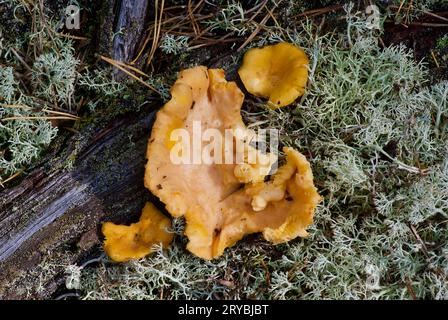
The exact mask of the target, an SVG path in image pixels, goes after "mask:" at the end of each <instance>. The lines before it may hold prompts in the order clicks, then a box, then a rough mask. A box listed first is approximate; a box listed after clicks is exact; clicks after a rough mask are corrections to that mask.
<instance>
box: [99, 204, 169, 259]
mask: <svg viewBox="0 0 448 320" xmlns="http://www.w3.org/2000/svg"><path fill="white" fill-rule="evenodd" d="M170 226H171V221H170V219H169V218H167V217H165V216H164V215H163V214H162V213H161V212H160V211H159V210H158V209H157V208H156V207H155V206H154V205H153V204H152V203H150V202H147V203H146V205H145V207H144V208H143V211H142V215H141V217H140V221H139V222H137V223H133V224H131V225H130V226H125V225H116V224H113V223H112V222H106V223H104V224H103V228H102V231H103V234H104V236H105V237H106V240H105V242H104V250H105V251H106V253H107V255H108V256H109V257H110V258H111V259H112V260H114V261H116V262H124V261H128V260H131V259H139V258H143V257H144V256H146V255H148V254H149V253H151V252H152V251H153V246H154V245H155V244H159V243H161V244H162V245H163V246H168V245H169V244H170V243H171V241H172V239H173V234H172V233H170V232H168V228H169V227H170Z"/></svg>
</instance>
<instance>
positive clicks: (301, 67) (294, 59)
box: [238, 42, 309, 108]
mask: <svg viewBox="0 0 448 320" xmlns="http://www.w3.org/2000/svg"><path fill="white" fill-rule="evenodd" d="M308 63H309V60H308V57H307V56H306V54H305V52H304V51H303V50H302V49H300V48H298V47H296V46H295V45H293V44H291V43H286V42H281V43H278V44H275V45H270V46H265V47H263V48H253V49H250V50H249V51H247V52H246V54H245V55H244V59H243V64H242V66H241V67H240V69H239V70H238V73H239V75H240V78H241V80H242V81H243V84H244V86H245V87H246V89H247V91H249V92H250V93H251V94H253V95H256V96H260V97H264V98H268V99H269V103H268V105H269V106H270V107H272V108H279V107H284V106H287V105H289V104H291V103H293V102H294V101H295V100H296V99H297V98H298V97H300V96H302V95H303V93H304V92H305V87H306V83H307V80H308Z"/></svg>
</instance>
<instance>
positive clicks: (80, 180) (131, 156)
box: [0, 105, 155, 298]
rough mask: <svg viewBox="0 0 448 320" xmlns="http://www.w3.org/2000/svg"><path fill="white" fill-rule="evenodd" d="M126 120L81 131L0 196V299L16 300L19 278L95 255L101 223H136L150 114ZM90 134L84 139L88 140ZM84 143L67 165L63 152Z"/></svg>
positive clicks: (50, 286) (50, 284) (148, 109)
mask: <svg viewBox="0 0 448 320" xmlns="http://www.w3.org/2000/svg"><path fill="white" fill-rule="evenodd" d="M142 109H144V111H141V112H140V113H129V114H126V115H124V116H123V115H122V116H120V117H119V118H118V119H115V120H111V121H110V122H109V123H107V124H106V125H105V126H103V127H101V128H98V127H95V126H92V127H90V128H86V129H85V130H83V131H82V133H79V134H77V135H75V136H73V137H72V138H71V139H70V141H69V142H68V148H67V150H68V152H65V155H64V156H62V157H61V158H59V159H57V160H53V159H54V157H53V155H50V156H49V157H48V159H47V165H45V164H44V165H42V166H40V167H39V168H38V169H36V170H35V171H34V172H32V173H31V174H29V175H28V176H27V177H26V178H25V179H24V180H23V181H22V182H21V183H20V184H18V185H17V186H15V187H12V188H10V189H6V190H4V191H2V192H0V298H21V297H22V295H21V294H18V293H17V292H16V289H17V288H20V287H21V286H26V285H27V284H22V283H20V281H19V282H18V283H17V284H16V285H14V286H13V287H8V284H11V282H12V281H14V279H18V277H20V275H21V274H23V273H27V272H32V271H33V270H34V269H35V268H36V267H37V266H38V265H39V264H40V263H42V262H43V261H52V258H53V257H64V263H66V264H67V263H73V264H76V263H77V262H78V261H80V259H82V257H83V256H86V255H88V254H89V250H91V249H92V248H93V247H94V246H97V247H98V244H99V243H100V242H99V240H100V239H99V236H100V232H99V231H100V230H99V228H100V226H101V222H103V221H106V220H110V221H115V222H120V223H123V222H126V221H127V222H129V221H131V220H135V219H137V218H138V215H139V212H140V210H141V208H142V207H143V205H144V202H145V201H146V200H148V199H149V198H150V194H149V192H148V191H146V190H145V188H144V186H143V175H144V166H145V162H146V161H145V152H146V145H147V139H148V136H149V134H150V127H151V124H152V121H153V118H154V115H155V107H154V106H150V105H147V106H145V107H143V108H142ZM89 133H90V135H89ZM82 139H85V141H84V144H83V146H82V148H81V150H79V151H78V153H77V156H76V160H74V163H73V164H71V165H67V164H68V163H70V161H71V159H70V158H71V154H72V153H71V152H70V150H73V148H75V147H76V145H77V144H79V141H80V140H82ZM61 281H63V277H56V278H54V279H50V280H49V281H47V282H46V283H44V284H43V285H44V287H46V288H45V290H44V291H43V292H42V293H40V294H38V295H36V296H32V297H33V298H46V297H48V296H50V295H51V294H52V293H53V292H54V291H55V290H56V289H57V287H58V286H59V285H60V284H61V283H60V282H61Z"/></svg>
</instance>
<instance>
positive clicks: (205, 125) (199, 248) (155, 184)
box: [145, 66, 320, 259]
mask: <svg viewBox="0 0 448 320" xmlns="http://www.w3.org/2000/svg"><path fill="white" fill-rule="evenodd" d="M171 95H172V98H171V100H170V101H169V102H168V103H166V104H165V106H164V107H163V108H162V109H161V110H160V111H159V112H158V114H157V118H156V121H155V123H154V126H153V129H152V133H151V137H150V139H149V143H148V149H147V159H148V163H147V165H146V172H145V186H146V187H147V188H148V189H149V190H151V192H152V193H153V194H155V195H156V196H158V197H159V198H160V200H161V201H162V202H164V203H165V204H166V208H167V210H168V211H169V212H170V214H171V215H172V216H173V217H182V216H183V217H185V220H186V229H185V235H186V236H187V237H188V239H189V243H188V245H187V249H188V250H189V251H190V252H192V253H194V254H195V255H197V256H199V257H201V258H204V259H213V258H216V257H219V256H220V255H222V254H223V252H224V249H225V248H227V247H229V246H232V245H233V244H235V243H236V242H237V241H238V240H240V239H241V238H243V237H244V235H246V234H250V233H255V232H263V235H264V237H265V238H266V239H267V240H269V241H271V242H273V243H280V242H284V241H288V240H291V239H294V238H295V237H297V236H302V237H303V236H306V235H307V232H306V228H307V227H308V226H309V225H310V224H311V223H312V220H313V214H314V210H315V208H316V206H317V204H318V202H319V201H320V196H319V195H318V193H317V190H316V188H315V187H314V184H313V175H312V172H311V168H310V165H309V163H308V161H307V160H306V158H305V157H304V156H303V155H302V154H300V153H299V152H298V151H295V150H294V149H291V148H286V149H284V152H285V153H286V155H287V159H286V164H285V165H283V166H282V167H281V168H280V169H279V170H278V172H277V173H276V174H274V175H273V176H271V177H270V180H269V181H267V182H265V181H264V180H265V178H266V176H267V175H268V174H269V170H268V169H270V167H271V165H272V163H273V162H272V161H271V160H273V159H276V157H273V156H272V155H271V154H262V153H260V152H259V151H257V150H254V149H253V148H251V147H246V148H245V149H244V157H243V158H244V159H246V157H247V156H248V154H249V153H250V152H255V155H256V159H257V161H261V160H262V159H263V158H264V159H265V160H266V158H267V159H268V161H267V164H264V165H261V164H260V163H261V162H256V163H255V164H248V163H246V162H244V161H243V162H242V163H232V164H224V163H216V162H211V163H203V162H202V163H187V164H178V163H173V161H172V158H171V156H172V152H173V151H175V150H176V148H177V146H178V145H177V144H176V143H175V142H173V141H171V138H172V134H173V133H174V132H176V130H178V129H183V130H184V131H186V132H188V137H190V138H192V137H194V127H195V125H196V124H197V122H198V121H199V123H200V124H201V126H202V128H201V129H202V132H204V130H206V129H210V128H212V129H216V130H218V131H219V132H220V133H221V134H222V136H223V137H224V136H225V130H226V129H232V130H237V129H240V130H241V132H243V136H244V135H245V133H247V130H248V129H247V128H246V126H245V125H244V123H243V120H242V118H241V113H240V111H241V110H240V109H241V105H242V103H243V99H244V95H243V93H242V92H241V91H240V89H239V88H238V87H237V86H236V84H235V83H234V82H227V81H226V80H225V77H224V71H223V70H220V69H209V70H208V69H207V68H206V67H203V66H200V67H195V68H192V69H188V70H184V71H182V72H180V74H179V77H178V80H177V81H176V83H175V84H174V85H173V87H172V88H171ZM240 139H243V137H242V136H241V135H239V134H234V135H233V136H232V143H235V142H237V141H238V140H240ZM188 142H189V143H188V148H186V149H185V150H183V151H182V152H181V153H182V154H183V153H186V154H190V155H192V154H195V152H196V151H198V150H204V147H206V145H207V144H206V143H202V142H201V143H199V145H198V144H197V143H196V144H195V143H194V141H188ZM215 151H216V150H215ZM236 156H237V152H236V151H235V150H233V154H232V157H236Z"/></svg>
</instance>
